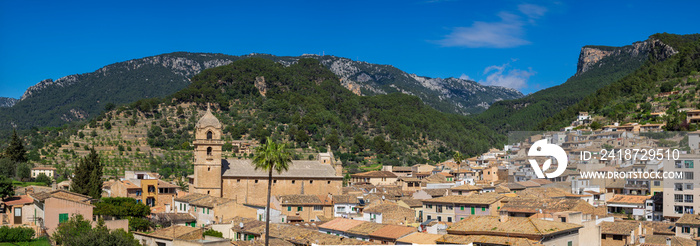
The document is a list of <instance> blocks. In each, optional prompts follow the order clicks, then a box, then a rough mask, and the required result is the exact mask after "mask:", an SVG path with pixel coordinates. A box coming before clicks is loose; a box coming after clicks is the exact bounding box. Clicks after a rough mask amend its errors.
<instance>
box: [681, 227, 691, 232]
mask: <svg viewBox="0 0 700 246" xmlns="http://www.w3.org/2000/svg"><path fill="white" fill-rule="evenodd" d="M682 233H690V227H688V226H684V227H683V231H682Z"/></svg>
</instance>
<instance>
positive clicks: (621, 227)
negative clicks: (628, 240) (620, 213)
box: [600, 221, 639, 235]
mask: <svg viewBox="0 0 700 246" xmlns="http://www.w3.org/2000/svg"><path fill="white" fill-rule="evenodd" d="M638 228H639V222H631V221H615V222H607V221H603V222H601V223H600V233H601V234H612V235H630V234H632V231H634V230H636V229H638Z"/></svg>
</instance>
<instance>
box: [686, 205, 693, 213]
mask: <svg viewBox="0 0 700 246" xmlns="http://www.w3.org/2000/svg"><path fill="white" fill-rule="evenodd" d="M683 213H684V214H694V212H693V206H685V207H683Z"/></svg>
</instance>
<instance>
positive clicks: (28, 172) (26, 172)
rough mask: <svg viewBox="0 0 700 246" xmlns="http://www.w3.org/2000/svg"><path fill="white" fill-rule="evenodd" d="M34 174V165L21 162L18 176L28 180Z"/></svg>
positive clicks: (18, 166) (18, 167)
mask: <svg viewBox="0 0 700 246" xmlns="http://www.w3.org/2000/svg"><path fill="white" fill-rule="evenodd" d="M31 176H32V167H30V166H29V163H26V162H25V163H20V164H19V165H17V177H18V178H19V179H20V180H26V179H29V178H30V177H31Z"/></svg>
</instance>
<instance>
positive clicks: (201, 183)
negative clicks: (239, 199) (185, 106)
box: [193, 106, 223, 197]
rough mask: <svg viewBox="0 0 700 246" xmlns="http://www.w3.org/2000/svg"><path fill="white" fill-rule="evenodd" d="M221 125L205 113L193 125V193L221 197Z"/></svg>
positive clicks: (209, 114)
mask: <svg viewBox="0 0 700 246" xmlns="http://www.w3.org/2000/svg"><path fill="white" fill-rule="evenodd" d="M222 134H223V131H222V127H221V123H220V122H219V120H218V119H217V118H216V116H214V115H213V114H212V113H211V109H210V108H209V106H207V112H206V113H205V114H204V116H202V118H201V119H199V121H198V122H197V124H196V125H195V134H194V136H195V140H194V187H193V188H194V193H201V194H207V195H210V196H213V197H221V195H222V194H221V147H222V146H223V141H222V140H221V135H222Z"/></svg>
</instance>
